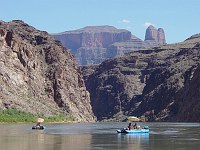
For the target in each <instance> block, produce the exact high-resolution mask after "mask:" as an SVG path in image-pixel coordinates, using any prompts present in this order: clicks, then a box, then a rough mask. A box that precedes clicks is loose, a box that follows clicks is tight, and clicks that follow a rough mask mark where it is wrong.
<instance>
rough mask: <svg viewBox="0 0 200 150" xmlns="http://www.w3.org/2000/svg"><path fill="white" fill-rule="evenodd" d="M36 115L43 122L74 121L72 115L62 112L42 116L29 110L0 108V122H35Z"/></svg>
mask: <svg viewBox="0 0 200 150" xmlns="http://www.w3.org/2000/svg"><path fill="white" fill-rule="evenodd" d="M38 117H41V118H43V119H44V120H45V122H69V121H75V118H74V117H72V116H66V115H63V114H60V115H55V116H44V115H43V114H39V115H34V114H32V113H29V112H23V111H20V110H17V109H15V108H12V109H5V110H0V122H1V123H35V122H36V120H37V118H38Z"/></svg>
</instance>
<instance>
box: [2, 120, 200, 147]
mask: <svg viewBox="0 0 200 150" xmlns="http://www.w3.org/2000/svg"><path fill="white" fill-rule="evenodd" d="M127 124H128V123H125V122H123V123H119V122H108V123H105V122H104V123H68V124H45V126H46V129H45V130H32V129H31V127H32V124H14V125H5V124H1V125H0V150H146V149H152V150H175V149H177V150H196V149H199V148H200V123H139V125H140V126H144V125H148V126H149V128H150V133H149V134H137V135H133V134H130V135H129V134H117V132H116V129H121V128H123V127H126V126H127Z"/></svg>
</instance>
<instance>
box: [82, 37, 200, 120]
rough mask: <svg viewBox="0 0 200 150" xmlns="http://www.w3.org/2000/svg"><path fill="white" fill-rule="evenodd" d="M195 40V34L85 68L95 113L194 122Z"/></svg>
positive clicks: (103, 116)
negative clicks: (182, 39)
mask: <svg viewBox="0 0 200 150" xmlns="http://www.w3.org/2000/svg"><path fill="white" fill-rule="evenodd" d="M199 43H200V37H199V36H197V35H196V36H193V37H191V38H190V39H188V40H186V41H184V42H182V43H177V44H172V45H165V46H161V47H157V48H153V49H151V50H144V51H137V52H134V53H130V54H127V55H124V56H122V57H119V58H116V59H112V60H109V61H105V62H103V63H102V64H100V65H99V66H98V67H95V68H93V71H90V72H91V74H90V73H88V72H87V71H85V72H87V75H86V77H85V79H86V87H87V89H88V90H89V92H90V96H91V104H92V108H93V111H94V113H95V115H96V116H97V118H98V119H99V120H103V119H111V118H115V119H118V120H123V119H124V118H125V116H128V115H134V116H138V117H144V118H145V119H146V120H147V121H198V117H197V116H198V114H199V111H198V110H197V108H198V106H199V103H197V101H198V100H199V98H198V96H199V94H197V93H199V92H198V91H199V83H198V73H197V72H198V70H199V69H198V68H197V66H198V65H199V58H200V47H199ZM88 68H89V69H90V67H88ZM84 70H87V68H84ZM190 91H193V92H190ZM185 94H186V95H185ZM189 104H190V105H189ZM194 104H197V107H195V108H194V109H193V105H194ZM187 107H188V108H187ZM191 109H193V111H192V110H191ZM186 113H187V114H188V116H187V115H185V114H186ZM192 114H193V117H192ZM194 116H195V117H194ZM189 118H190V119H189ZM191 118H192V119H191Z"/></svg>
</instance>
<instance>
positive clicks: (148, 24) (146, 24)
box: [144, 22, 155, 28]
mask: <svg viewBox="0 0 200 150" xmlns="http://www.w3.org/2000/svg"><path fill="white" fill-rule="evenodd" d="M150 25H152V26H155V25H154V24H153V23H151V22H145V23H144V26H145V27H146V28H148V27H149V26H150Z"/></svg>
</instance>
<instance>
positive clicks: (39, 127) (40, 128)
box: [32, 126, 45, 130]
mask: <svg viewBox="0 0 200 150" xmlns="http://www.w3.org/2000/svg"><path fill="white" fill-rule="evenodd" d="M32 129H35V130H43V129H45V127H44V126H33V127H32Z"/></svg>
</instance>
